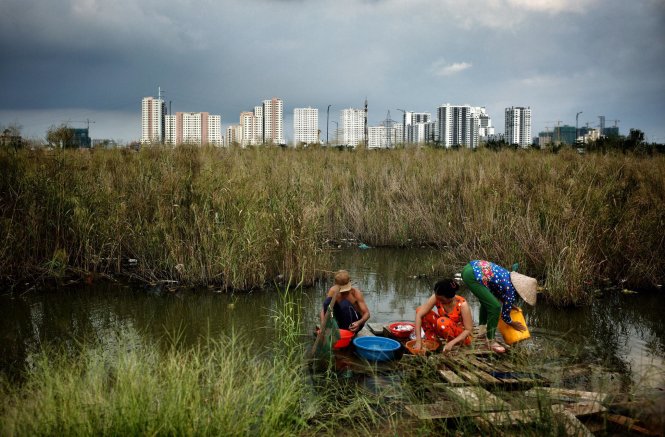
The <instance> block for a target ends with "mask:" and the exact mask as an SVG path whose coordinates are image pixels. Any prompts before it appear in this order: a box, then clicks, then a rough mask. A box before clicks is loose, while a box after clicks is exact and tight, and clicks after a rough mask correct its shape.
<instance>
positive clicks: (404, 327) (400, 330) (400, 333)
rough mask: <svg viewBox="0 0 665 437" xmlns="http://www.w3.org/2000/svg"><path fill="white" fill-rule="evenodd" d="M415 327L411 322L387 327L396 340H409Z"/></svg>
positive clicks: (395, 323)
mask: <svg viewBox="0 0 665 437" xmlns="http://www.w3.org/2000/svg"><path fill="white" fill-rule="evenodd" d="M414 329H416V325H414V324H413V323H411V322H394V323H391V324H390V325H388V330H389V331H390V333H391V334H392V335H394V336H395V337H397V338H409V336H410V335H411V333H412V332H413V330H414Z"/></svg>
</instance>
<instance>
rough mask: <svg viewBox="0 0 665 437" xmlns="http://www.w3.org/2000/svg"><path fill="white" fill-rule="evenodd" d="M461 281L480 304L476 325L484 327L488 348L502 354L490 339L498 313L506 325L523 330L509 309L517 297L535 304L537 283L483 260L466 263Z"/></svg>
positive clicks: (497, 344) (492, 337) (502, 349)
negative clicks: (485, 326) (477, 323)
mask: <svg viewBox="0 0 665 437" xmlns="http://www.w3.org/2000/svg"><path fill="white" fill-rule="evenodd" d="M462 279H463V280H464V283H465V284H466V285H467V286H468V287H469V289H470V290H471V292H472V293H473V294H474V295H476V297H477V298H478V300H479V301H480V316H479V324H480V325H485V324H486V325H487V343H488V345H489V347H490V348H491V349H492V350H493V351H494V352H497V353H503V352H505V351H506V350H505V348H503V347H502V346H501V345H500V344H499V343H497V342H496V341H495V340H494V337H495V335H496V327H497V325H498V324H499V314H500V315H501V318H502V319H503V321H504V322H506V323H507V324H508V325H511V326H512V327H513V328H515V329H517V330H518V331H524V330H525V329H526V326H524V325H523V324H522V323H520V322H518V321H514V320H512V319H511V318H510V310H511V309H512V307H513V306H514V305H515V301H516V300H517V297H521V298H522V299H524V301H525V302H526V303H528V304H529V305H535V304H536V293H537V290H536V288H537V284H538V283H537V281H536V280H535V279H534V278H530V277H528V276H525V275H521V274H519V273H517V272H509V271H508V270H507V269H505V268H503V267H501V266H500V265H498V264H494V263H492V262H489V261H483V260H475V261H471V262H470V263H468V264H467V265H466V266H465V267H464V269H463V270H462Z"/></svg>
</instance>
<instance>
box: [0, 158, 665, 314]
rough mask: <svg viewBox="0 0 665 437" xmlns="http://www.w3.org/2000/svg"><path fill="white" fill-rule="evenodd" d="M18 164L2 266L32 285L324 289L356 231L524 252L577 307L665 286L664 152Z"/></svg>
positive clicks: (0, 220) (527, 265)
mask: <svg viewBox="0 0 665 437" xmlns="http://www.w3.org/2000/svg"><path fill="white" fill-rule="evenodd" d="M0 168H2V175H1V176H0V238H1V239H2V241H3V244H2V247H0V271H1V272H2V276H3V278H4V279H5V280H9V281H10V282H14V283H16V282H17V281H19V280H20V279H25V278H32V279H35V278H45V277H50V278H53V277H55V278H58V277H65V276H67V275H72V274H73V275H77V276H80V277H84V276H90V277H92V276H98V275H115V274H119V273H124V274H131V276H132V277H135V278H139V279H141V280H144V281H155V280H160V279H162V280H163V279H167V280H176V281H179V282H180V283H181V284H192V285H210V286H215V287H219V288H223V289H227V290H231V289H236V290H237V289H249V288H254V287H262V286H264V285H265V284H271V283H272V282H273V281H275V280H278V279H279V278H285V277H298V278H301V279H302V282H303V283H311V282H312V281H313V280H314V279H315V278H316V277H318V276H320V275H321V270H325V269H329V266H328V264H327V263H328V261H329V259H330V255H329V249H330V248H331V247H336V245H337V242H340V241H342V240H344V239H353V240H354V241H357V242H363V243H365V244H368V245H370V246H420V245H429V246H432V247H436V248H438V249H440V250H441V262H442V266H443V265H451V264H455V265H457V264H458V265H459V266H460V267H461V266H462V265H464V263H466V262H467V261H468V260H469V259H477V258H484V259H490V260H492V261H495V262H497V263H499V264H503V265H512V263H513V262H515V261H518V262H520V265H521V267H520V271H521V272H523V273H526V274H529V275H531V276H535V277H537V278H539V280H540V281H541V283H542V284H543V285H544V293H545V296H547V297H548V298H549V299H550V300H551V301H553V302H555V303H559V304H571V303H575V304H580V303H586V302H589V300H590V299H591V298H592V296H593V292H594V290H595V289H598V288H602V287H603V286H605V285H607V284H622V286H626V287H631V288H635V287H645V288H653V287H654V286H656V285H658V284H662V282H663V280H664V279H665V278H664V277H663V276H664V274H665V273H664V272H665V260H664V259H663V257H662V254H663V253H664V252H665V234H663V232H662V229H663V226H664V225H665V157H663V156H660V155H657V156H653V157H648V156H647V157H645V156H637V155H624V154H620V153H616V154H614V153H608V154H587V155H578V154H576V153H574V152H573V151H568V150H562V151H561V152H560V153H558V154H552V153H547V152H540V151H535V150H532V151H514V150H501V151H497V152H494V151H490V150H479V151H476V152H472V151H468V150H459V151H446V150H438V149H430V148H413V149H410V148H407V149H401V150H390V151H368V150H356V151H338V150H325V149H321V148H309V149H304V150H303V149H281V148H273V147H263V148H250V149H237V148H230V149H218V148H207V147H203V148H200V147H177V148H174V149H170V148H168V149H167V148H164V149H162V148H145V149H142V150H141V151H139V152H134V151H128V150H94V151H92V152H81V151H77V150H64V151H52V152H47V151H29V150H20V151H18V152H10V151H2V152H0ZM129 259H132V260H136V265H132V268H131V269H126V268H124V267H125V266H124V264H125V263H126V262H127V260H129ZM435 270H436V269H435ZM433 273H436V272H433Z"/></svg>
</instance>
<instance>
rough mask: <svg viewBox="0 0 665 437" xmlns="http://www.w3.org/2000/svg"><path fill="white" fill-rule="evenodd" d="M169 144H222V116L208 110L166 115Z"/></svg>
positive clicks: (166, 135) (166, 136) (166, 140)
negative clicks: (211, 113)
mask: <svg viewBox="0 0 665 437" xmlns="http://www.w3.org/2000/svg"><path fill="white" fill-rule="evenodd" d="M164 122H165V123H164V124H165V128H166V129H165V131H166V133H165V142H166V143H167V144H173V145H179V144H211V145H215V146H221V145H222V118H221V116H219V115H210V114H209V113H207V112H176V113H175V115H167V116H165V117H164Z"/></svg>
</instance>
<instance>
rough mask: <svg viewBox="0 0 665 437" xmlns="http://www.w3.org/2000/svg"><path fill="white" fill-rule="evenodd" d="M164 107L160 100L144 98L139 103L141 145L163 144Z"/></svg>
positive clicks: (162, 101)
mask: <svg viewBox="0 0 665 437" xmlns="http://www.w3.org/2000/svg"><path fill="white" fill-rule="evenodd" d="M165 115H166V105H165V103H164V100H163V99H161V98H157V99H156V98H154V97H144V98H143V100H142V102H141V144H162V143H163V142H164V135H165V126H164V116H165Z"/></svg>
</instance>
